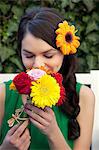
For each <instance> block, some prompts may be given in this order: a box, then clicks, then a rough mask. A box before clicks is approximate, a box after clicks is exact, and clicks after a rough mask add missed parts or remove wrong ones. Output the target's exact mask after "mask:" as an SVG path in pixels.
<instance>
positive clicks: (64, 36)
mask: <svg viewBox="0 0 99 150" xmlns="http://www.w3.org/2000/svg"><path fill="white" fill-rule="evenodd" d="M58 26H59V28H58V29H57V30H56V31H55V33H56V34H57V37H56V46H57V48H58V47H60V50H61V51H62V53H63V54H64V55H69V54H74V53H76V51H77V50H76V48H78V47H79V45H80V42H79V41H78V40H79V39H80V38H79V37H78V36H75V33H76V32H77V30H75V27H74V26H73V25H72V26H70V25H68V22H67V21H63V23H59V25H58Z"/></svg>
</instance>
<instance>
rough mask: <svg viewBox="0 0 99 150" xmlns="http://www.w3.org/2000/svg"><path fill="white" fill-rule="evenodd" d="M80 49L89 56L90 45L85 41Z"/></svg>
mask: <svg viewBox="0 0 99 150" xmlns="http://www.w3.org/2000/svg"><path fill="white" fill-rule="evenodd" d="M79 49H80V50H82V51H83V52H85V53H86V54H88V53H89V44H88V43H87V42H85V41H84V42H82V43H81V45H80V47H79Z"/></svg>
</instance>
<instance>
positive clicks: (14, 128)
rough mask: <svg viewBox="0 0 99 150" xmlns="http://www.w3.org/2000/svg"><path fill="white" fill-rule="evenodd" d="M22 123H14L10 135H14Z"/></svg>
mask: <svg viewBox="0 0 99 150" xmlns="http://www.w3.org/2000/svg"><path fill="white" fill-rule="evenodd" d="M20 124H21V123H18V124H16V125H14V126H13V127H12V128H11V129H10V130H9V131H8V135H13V133H14V132H15V131H16V130H17V129H18V128H19V126H20Z"/></svg>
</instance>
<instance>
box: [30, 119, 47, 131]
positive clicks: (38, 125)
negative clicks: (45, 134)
mask: <svg viewBox="0 0 99 150" xmlns="http://www.w3.org/2000/svg"><path fill="white" fill-rule="evenodd" d="M30 121H31V122H32V123H33V124H34V125H35V126H36V127H37V128H39V129H44V126H43V125H42V124H40V123H39V122H37V121H36V120H34V119H32V118H30Z"/></svg>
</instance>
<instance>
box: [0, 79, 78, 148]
mask: <svg viewBox="0 0 99 150" xmlns="http://www.w3.org/2000/svg"><path fill="white" fill-rule="evenodd" d="M11 82H12V81H11V80H10V81H8V82H5V85H6V98H5V113H4V118H3V122H2V126H1V129H0V130H1V131H0V145H1V144H2V142H3V139H4V137H5V136H6V134H7V132H8V130H9V129H10V128H9V126H8V123H7V121H8V120H9V118H11V117H12V114H14V113H15V110H16V109H17V108H20V107H21V105H22V98H21V95H20V94H19V93H18V92H16V91H13V90H10V89H9V85H10V84H11ZM80 87H81V84H80V83H77V84H76V90H77V92H78V93H79V91H80ZM52 109H53V111H54V113H55V116H56V120H57V123H58V126H59V128H60V130H61V132H62V134H63V136H64V138H65V140H66V142H67V143H68V145H69V146H70V147H71V149H73V140H68V117H67V116H66V115H65V114H63V113H62V112H61V111H60V109H59V107H57V106H54V107H53V108H52ZM29 130H30V134H31V145H30V148H29V150H49V149H50V148H49V144H48V140H47V137H46V136H45V135H44V134H42V133H41V132H40V130H39V129H38V128H36V127H35V126H34V125H33V124H32V123H30V124H29ZM32 139H33V140H32Z"/></svg>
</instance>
